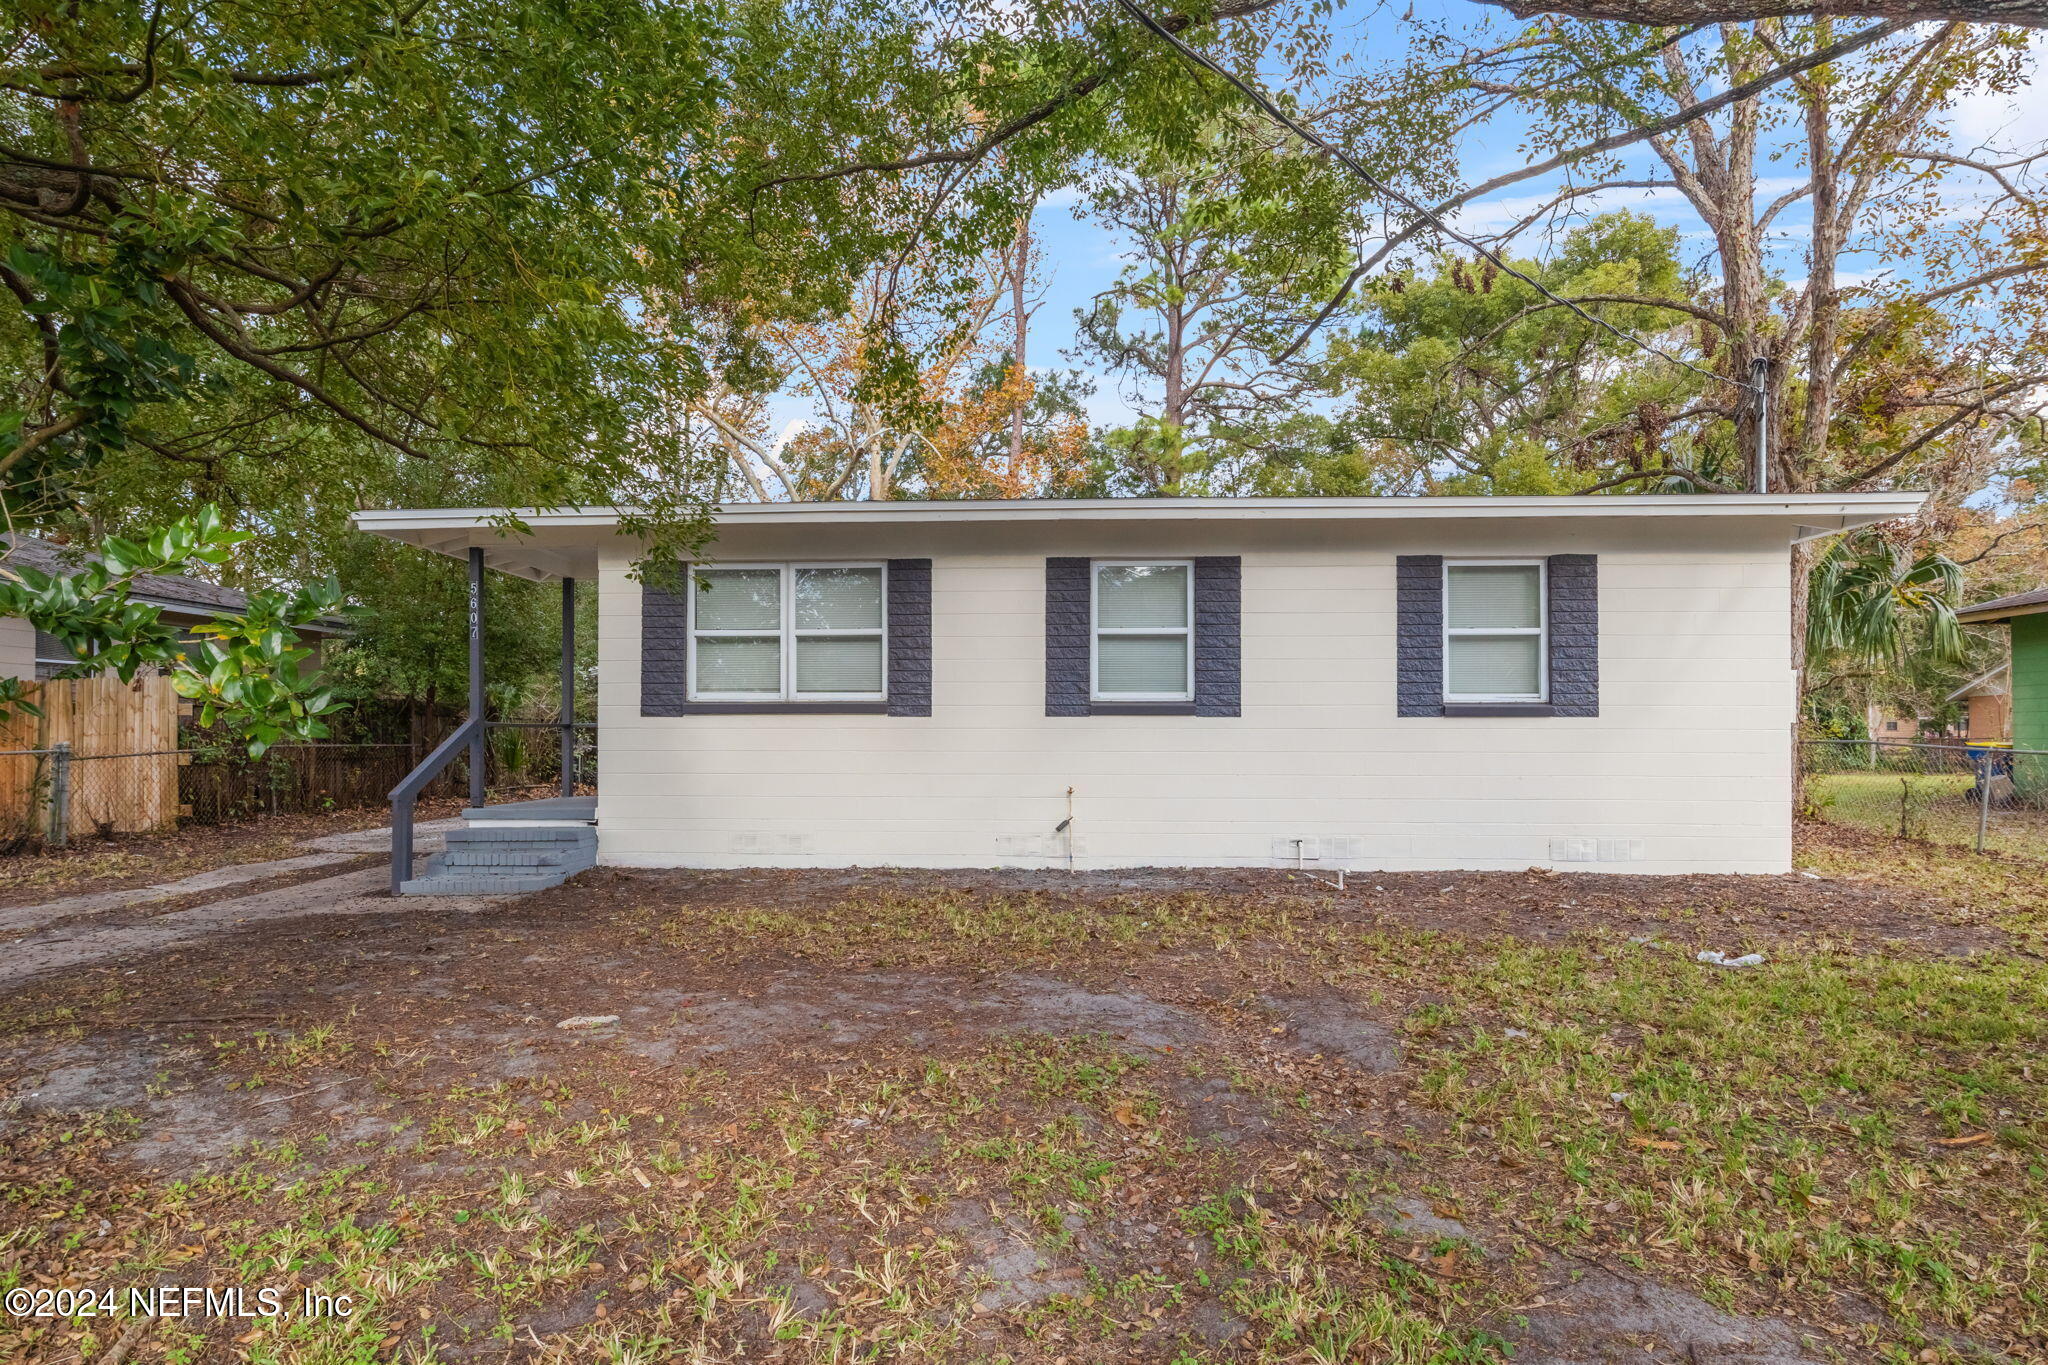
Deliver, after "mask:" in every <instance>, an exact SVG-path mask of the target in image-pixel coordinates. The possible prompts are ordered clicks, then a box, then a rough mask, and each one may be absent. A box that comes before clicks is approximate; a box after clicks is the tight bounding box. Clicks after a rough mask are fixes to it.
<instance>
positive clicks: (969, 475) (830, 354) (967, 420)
mask: <svg viewBox="0 0 2048 1365" xmlns="http://www.w3.org/2000/svg"><path fill="white" fill-rule="evenodd" d="M1030 275H1031V259H1030V252H1029V238H1028V236H1027V235H1026V233H1025V231H1024V230H1023V228H1022V226H1021V225H1020V226H1019V228H1018V230H1017V231H1016V232H1015V234H1014V236H1013V238H1012V240H1011V241H1010V242H1009V243H1006V244H1005V248H1004V250H1003V251H1001V252H999V253H995V254H992V255H990V256H988V257H986V258H984V259H983V260H982V261H981V262H979V263H978V268H977V269H976V270H975V272H974V273H973V274H972V275H968V276H964V277H963V276H960V275H957V274H955V273H953V272H952V271H951V270H950V269H945V268H940V267H939V266H938V264H937V258H936V256H935V254H934V253H932V252H930V251H926V250H920V251H917V252H915V253H913V254H912V255H911V256H909V257H908V258H899V259H897V260H894V261H891V262H886V263H884V264H882V265H878V266H876V267H875V268H874V269H872V270H870V271H869V272H868V273H867V275H866V276H865V277H864V278H863V279H862V281H861V284H860V287H859V289H858V290H857V291H856V292H855V293H854V295H853V296H852V298H851V300H850V301H849V307H848V309H847V311H846V312H845V313H844V314H843V315H842V316H839V317H836V318H832V319H826V320H822V321H816V322H810V321H806V322H790V321H778V320H774V319H763V320H761V321H759V322H758V323H756V325H755V326H754V328H753V329H752V335H753V338H754V340H755V341H756V343H757V345H758V347H759V350H760V354H761V356H762V358H763V360H762V364H761V365H760V367H759V368H758V369H757V371H756V372H755V375H754V376H753V382H752V383H751V384H750V385H749V386H748V387H745V388H742V387H738V386H736V385H734V384H720V385H717V386H714V387H713V388H712V389H711V390H710V391H709V392H707V393H706V394H705V395H704V396H703V397H702V398H699V399H696V400H693V401H692V402H691V403H690V404H689V405H688V408H687V411H688V413H689V415H690V417H691V418H692V419H693V420H695V421H697V422H700V423H701V424H702V425H703V427H704V428H705V429H706V430H707V432H708V433H709V438H710V441H711V443H712V444H713V445H715V446H716V447H717V448H718V449H720V450H721V451H722V452H723V453H724V455H725V457H726V459H727V460H728V467H729V469H731V470H732V471H733V473H734V474H735V475H736V476H737V478H738V479H739V481H740V483H741V484H742V486H743V487H744V489H745V491H746V493H747V494H748V495H750V496H751V497H752V498H753V499H754V500H755V501H763V502H765V501H826V500H831V499H835V498H869V499H878V500H886V499H890V498H894V497H898V496H901V495H903V494H905V493H912V494H917V495H921V496H927V497H947V496H960V495H961V494H962V492H963V491H964V490H967V489H974V490H978V491H979V492H981V493H984V494H987V495H993V496H1003V495H1005V491H1006V490H1011V491H1009V492H1008V495H1010V496H1020V495H1022V494H1024V493H1027V492H1030V491H1033V490H1036V489H1042V488H1044V487H1047V486H1050V485H1052V484H1057V483H1058V482H1060V480H1061V479H1062V478H1063V477H1067V476H1063V475H1062V474H1061V472H1060V471H1061V470H1062V469H1065V468H1067V467H1068V466H1070V465H1073V464H1075V463H1076V462H1077V460H1078V453H1077V452H1075V451H1073V450H1071V449H1070V447H1072V446H1073V445H1074V443H1075V439H1076V438H1075V436H1074V433H1073V432H1071V431H1064V430H1063V431H1061V432H1059V433H1058V434H1052V433H1043V434H1041V436H1040V437H1039V439H1038V440H1036V441H1035V442H1033V443H1029V444H1027V442H1026V439H1025V429H1026V426H1027V425H1028V424H1029V423H1030V420H1031V419H1030V413H1031V409H1032V400H1033V390H1034V385H1033V383H1032V381H1031V380H1030V378H1029V376H1028V375H1027V374H1026V373H1025V371H1024V370H1023V368H1022V367H1021V366H1020V365H1019V364H1017V363H1016V359H1015V354H1016V353H1015V352H1014V351H1011V352H1005V351H1004V350H1003V349H1002V348H1001V346H1000V343H999V341H998V340H997V338H998V337H999V336H1000V335H1001V334H1003V333H1005V332H1009V333H1011V334H1013V335H1014V334H1016V333H1017V332H1018V331H1019V330H1020V329H1021V328H1022V327H1023V326H1024V325H1025V319H1026V318H1027V317H1028V307H1029V305H1028V302H1027V300H1026V285H1025V284H1024V283H1020V281H1028V280H1029V278H1030ZM906 363H907V364H908V365H909V366H910V367H911V369H910V380H911V383H910V386H909V387H908V388H907V389H906V387H905V384H904V382H903V373H904V372H903V370H902V368H901V367H902V365H903V364H906ZM793 405H796V406H800V407H801V409H802V415H801V416H798V417H794V418H792V417H791V416H790V415H789V412H790V408H791V407H792V406H793ZM1048 416H1049V414H1043V415H1041V416H1040V418H1039V425H1040V426H1041V427H1043V425H1044V423H1045V421H1046V420H1047V417H1048ZM777 421H780V422H781V423H782V424H783V425H782V430H781V432H780V433H779V434H778V433H775V432H774V431H773V425H774V423H775V422H777ZM999 434H1001V435H1002V436H1003V444H1002V445H1001V446H1000V447H998V446H997V445H996V443H995V442H994V440H993V439H992V438H994V437H996V436H997V435H999ZM1085 434H1086V431H1085V425H1084V426H1083V428H1082V433H1081V439H1082V440H1083V441H1085Z"/></svg>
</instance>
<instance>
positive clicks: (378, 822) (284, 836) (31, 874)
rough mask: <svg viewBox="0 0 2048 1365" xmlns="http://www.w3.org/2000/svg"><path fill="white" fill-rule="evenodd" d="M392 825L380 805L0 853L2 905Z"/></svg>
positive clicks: (452, 806)
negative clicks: (12, 853) (20, 852)
mask: <svg viewBox="0 0 2048 1365" xmlns="http://www.w3.org/2000/svg"><path fill="white" fill-rule="evenodd" d="M462 805H463V803H462V802H461V801H459V800H452V799H450V800H437V801H432V802H422V803H421V804H420V808H419V812H418V815H417V816H416V818H417V819H419V820H422V821H425V820H438V819H445V818H447V817H449V816H452V815H454V814H456V812H458V811H459V810H460V809H461V808H462ZM390 822H391V812H390V811H389V810H385V809H381V808H375V809H369V810H339V811H326V812H322V813H320V814H316V815H265V816H259V817H256V818H254V819H250V820H242V821H237V822H236V823H234V824H229V825H190V826H186V827H184V828H180V829H175V830H169V831H166V832H165V833H162V834H138V835H120V836H117V837H114V838H110V839H99V838H82V839H78V840H76V841H74V842H73V843H71V844H70V845H69V846H67V847H65V848H46V849H40V850H38V851H37V852H34V853H24V854H17V855H13V856H9V857H0V909H5V908H7V907H10V906H17V905H35V904H38V903H41V902H45V901H48V900H50V899H51V898H52V897H55V896H75V895H82V894H89V893H94V892H107V891H119V890H124V889H128V888H132V887H141V886H148V885H151V884H154V883H158V882H164V881H168V880H170V879H172V878H175V877H183V876H190V875H193V874H197V873H203V872H212V871H216V870H218V869H221V868H225V867H236V866H240V865H242V864H245V863H256V862H268V861H272V860H276V859H282V858H289V857H293V856H295V855H298V854H302V853H304V852H305V849H304V847H303V846H304V845H305V844H306V843H307V842H309V841H311V840H313V839H317V838H320V837H323V836H328V835H335V834H346V833H350V832H353V831H359V830H370V829H377V828H379V827H381V826H386V825H389V824H390Z"/></svg>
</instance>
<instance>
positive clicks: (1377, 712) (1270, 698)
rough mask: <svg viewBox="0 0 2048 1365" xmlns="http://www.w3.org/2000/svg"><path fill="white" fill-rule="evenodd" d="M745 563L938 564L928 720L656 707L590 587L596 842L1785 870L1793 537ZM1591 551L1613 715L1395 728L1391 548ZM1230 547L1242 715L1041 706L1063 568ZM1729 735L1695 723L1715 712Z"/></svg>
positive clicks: (633, 611)
mask: <svg viewBox="0 0 2048 1365" xmlns="http://www.w3.org/2000/svg"><path fill="white" fill-rule="evenodd" d="M715 551H716V554H717V556H718V557H719V558H720V559H722V560H725V561H727V562H740V561H744V560H750V559H760V560H773V559H782V558H811V559H829V558H841V557H844V558H853V557H861V558H878V559H879V558H888V557H910V556H929V557H930V558H931V559H932V561H933V567H932V628H933V638H932V654H933V700H934V708H933V714H932V715H931V716H930V717H929V718H908V717H892V716H877V715H857V716H824V715H776V714H764V715H760V716H751V715H749V716H717V715H697V716H684V717H667V718H650V717H643V716H641V715H640V714H639V710H640V707H639V692H640V663H641V660H640V587H639V584H638V583H637V582H635V581H633V580H631V579H630V578H629V577H628V573H629V570H630V568H631V551H630V550H629V549H628V550H612V551H609V552H607V553H606V555H605V557H604V560H603V562H602V565H601V570H600V574H599V581H600V588H599V612H600V625H599V631H600V635H599V658H600V668H599V683H598V694H599V706H598V720H599V730H598V743H599V748H600V754H601V763H602V767H601V769H600V771H601V772H602V774H603V778H602V781H601V783H600V789H599V796H598V817H599V837H600V860H601V861H603V862H607V863H613V864H627V865H640V866H693V867H733V866H843V865H854V864H900V865H913V866H960V867H988V866H1022V867H1061V866H1064V865H1065V845H1064V843H1063V840H1062V837H1061V836H1059V835H1057V834H1055V833H1054V827H1055V826H1056V825H1057V824H1058V823H1059V822H1060V821H1061V820H1063V819H1064V818H1066V816H1067V813H1068V796H1067V791H1068V788H1070V787H1071V788H1072V789H1073V797H1072V803H1073V804H1072V809H1073V814H1074V817H1075V824H1074V831H1075V846H1074V863H1075V865H1076V866H1077V867H1080V868H1097V867H1118V866H1141V865H1188V866H1200V865H1248V866H1292V864H1293V850H1292V846H1291V843H1290V842H1289V841H1291V840H1293V839H1296V838H1307V839H1315V840H1327V841H1331V842H1330V843H1329V844H1328V845H1327V847H1328V848H1330V850H1331V851H1332V854H1333V855H1335V856H1333V857H1332V858H1330V859H1329V860H1328V861H1326V863H1325V865H1326V866H1327V865H1331V864H1332V863H1334V862H1336V861H1342V862H1344V863H1346V864H1348V865H1349V866H1351V867H1354V868H1359V869H1373V868H1383V869H1389V870H1397V869H1417V868H1430V869H1434V868H1509V869H1515V868H1526V867H1530V866H1548V865H1557V866H1561V867H1570V868H1573V869H1576V870H1609V871H1616V872H1662V873H1676V872H1756V873H1775V872H1783V871H1785V870H1787V869H1788V868H1789V866H1790V862H1791V821H1790V807H1791V724H1792V720H1793V713H1794V706H1793V693H1792V675H1791V669H1790V660H1789V633H1790V632H1789V615H1788V601H1789V594H1788V591H1787V586H1788V580H1787V575H1788V565H1789V557H1788V555H1787V552H1786V546H1785V543H1784V537H1783V532H1782V530H1779V529H1766V528H1764V527H1762V526H1760V525H1751V524H1742V523H1737V524H1734V525H1730V524H1728V523H1704V522H1701V523H1695V522H1690V521H1672V520H1666V521H1661V522H1657V523H1649V524H1645V523H1624V524H1615V523H1605V524H1592V523H1588V522H1572V521H1567V520H1561V519H1560V520H1555V521H1551V522H1540V521H1536V520H1530V521H1515V522H1507V523H1502V522H1494V523H1490V524H1486V525H1480V524H1475V523H1459V522H1431V523H1425V524H1419V525H1414V526H1411V527H1403V526H1402V524H1401V523H1398V522H1387V521H1377V522H1350V523H1344V522H1337V523H1291V524H1282V525H1278V526H1275V525H1267V524H1261V523H1257V522H1245V523H1235V522H1233V523H1208V524H1204V525H1188V524H1183V525H1179V526H1167V525H1159V524H1125V525H1121V526H1117V525H1103V524H1090V523H1079V524H1073V523H1066V524H1058V525H1038V526H1033V527H1016V526H1009V527H998V526H990V525H975V526H970V527H959V526H925V527H915V526H901V527H896V526H869V527H848V526H842V527H826V528H806V529H802V530H796V529H791V528H780V527H774V528H771V527H756V528H746V529H740V530H735V529H732V528H728V530H727V531H726V533H725V535H724V537H723V538H722V540H721V541H720V543H719V544H718V545H717V546H716V547H715ZM1573 552H1577V553H1593V554H1597V555H1598V556H1599V594H1600V613H1599V614H1600V624H1601V636H1600V672H1601V688H1600V714H1599V715H1598V716H1597V717H1586V718H1561V717H1543V718H1530V717H1513V718H1501V717H1494V718H1455V719H1453V718H1444V717H1412V718H1401V717H1398V716H1397V715H1396V714H1395V568H1394V561H1395V557H1396V556H1397V555H1402V554H1443V555H1453V556H1460V555H1462V556H1475V557H1499V556H1523V555H1528V556H1537V555H1548V554H1554V553H1573ZM1150 554H1158V555H1161V556H1172V557H1191V556H1197V555H1232V554H1235V555H1240V556H1242V559H1243V604H1244V605H1243V619H1242V630H1243V714H1242V716H1239V717H1232V718H1219V717H1197V716H1089V717H1048V716H1046V715H1045V714H1044V711H1045V696H1044V692H1045V619H1044V618H1045V560H1046V557H1047V556H1052V555H1091V556H1097V557H1123V556H1131V555H1150ZM1702 714H1712V715H1714V716H1716V717H1717V719H1718V720H1719V722H1720V723H1719V724H1717V725H1716V726H1715V727H1714V728H1713V729H1712V730H1711V731H1705V730H1702V729H1701V727H1700V726H1699V725H1698V717H1699V716H1700V715H1702Z"/></svg>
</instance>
